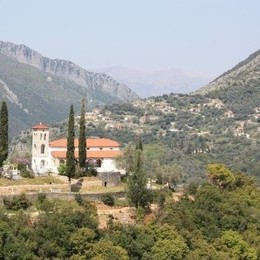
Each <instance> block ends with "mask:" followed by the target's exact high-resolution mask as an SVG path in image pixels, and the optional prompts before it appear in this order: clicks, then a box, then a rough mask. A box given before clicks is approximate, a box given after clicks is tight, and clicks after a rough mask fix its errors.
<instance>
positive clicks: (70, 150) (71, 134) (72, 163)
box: [66, 105, 75, 183]
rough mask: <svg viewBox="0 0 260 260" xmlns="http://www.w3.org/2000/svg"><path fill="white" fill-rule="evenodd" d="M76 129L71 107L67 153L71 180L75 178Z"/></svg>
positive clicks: (67, 164)
mask: <svg viewBox="0 0 260 260" xmlns="http://www.w3.org/2000/svg"><path fill="white" fill-rule="evenodd" d="M74 139H75V129H74V109H73V105H71V106H70V114H69V123H68V137H67V153H66V176H68V178H69V183H70V182H71V178H72V177H74V176H75V155H74V151H75V145H74Z"/></svg>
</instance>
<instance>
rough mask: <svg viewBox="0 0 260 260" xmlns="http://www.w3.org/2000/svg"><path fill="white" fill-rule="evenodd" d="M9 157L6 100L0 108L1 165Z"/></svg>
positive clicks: (0, 165)
mask: <svg viewBox="0 0 260 260" xmlns="http://www.w3.org/2000/svg"><path fill="white" fill-rule="evenodd" d="M7 157H8V109H7V104H6V102H5V101H3V102H2V104H1V110H0V167H2V166H3V162H4V161H5V160H6V159H7Z"/></svg>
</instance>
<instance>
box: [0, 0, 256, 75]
mask: <svg viewBox="0 0 260 260" xmlns="http://www.w3.org/2000/svg"><path fill="white" fill-rule="evenodd" d="M259 10H260V1H259V0H247V1H246V0H73V1H72V0H0V11H1V12H0V14H1V15H0V40H2V41H10V42H13V43H16V44H25V45H27V46H28V47H30V48H32V49H34V50H36V51H38V52H39V53H41V54H43V55H44V56H47V57H50V58H59V59H66V60H71V61H72V62H74V63H76V64H78V65H80V66H82V67H83V68H85V69H91V68H105V67H113V66H125V67H130V68H136V69H142V70H155V69H156V70H161V69H168V68H178V69H183V70H189V71H197V72H204V73H207V74H211V75H216V76H217V75H219V74H222V73H223V72H224V71H226V70H228V69H230V68H232V67H233V66H235V65H236V64H237V63H238V62H240V61H242V60H243V59H245V58H247V57H248V56H249V55H250V54H252V53H253V52H255V51H257V50H258V49H259V48H260V31H259V28H260V14H259V12H260V11H259Z"/></svg>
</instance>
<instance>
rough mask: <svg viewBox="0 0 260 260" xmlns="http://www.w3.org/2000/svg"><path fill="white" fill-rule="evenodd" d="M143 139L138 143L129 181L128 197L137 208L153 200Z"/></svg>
mask: <svg viewBox="0 0 260 260" xmlns="http://www.w3.org/2000/svg"><path fill="white" fill-rule="evenodd" d="M142 147H143V145H142V141H141V139H139V140H138V142H137V144H136V149H135V151H134V155H133V167H132V172H130V174H129V177H128V182H127V197H128V199H129V201H130V203H131V204H132V205H134V206H135V207H136V208H138V207H139V206H141V207H143V208H144V207H146V206H147V205H148V204H149V203H150V202H151V200H152V196H151V192H150V190H148V189H147V174H146V173H145V171H144V157H143V151H142V149H140V148H142Z"/></svg>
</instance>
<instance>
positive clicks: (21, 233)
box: [0, 164, 260, 260]
mask: <svg viewBox="0 0 260 260" xmlns="http://www.w3.org/2000/svg"><path fill="white" fill-rule="evenodd" d="M207 171H208V175H207V176H208V179H209V182H207V183H204V184H203V185H200V186H196V185H195V186H194V187H193V188H192V187H189V189H187V190H186V192H185V194H184V196H183V197H182V198H180V200H179V201H177V202H176V201H175V200H174V198H173V196H172V193H171V192H168V193H165V195H166V201H165V202H164V203H162V204H161V205H160V207H158V210H157V212H156V214H152V215H149V214H148V215H146V216H145V217H144V218H140V219H139V220H138V219H137V221H138V222H137V224H136V225H122V224H118V223H117V222H116V221H115V220H114V219H113V218H111V219H110V220H109V221H108V223H107V228H105V229H102V230H101V229H98V219H97V211H96V208H95V206H93V204H91V203H90V202H87V201H85V200H84V199H83V198H82V197H81V196H80V194H77V195H76V196H75V201H71V202H70V203H68V202H66V201H59V200H49V199H48V198H47V197H46V195H45V194H39V195H38V199H37V200H36V201H35V202H33V203H34V204H33V205H32V207H37V208H38V210H39V212H38V213H39V215H38V216H37V217H35V216H34V215H31V214H30V212H31V211H30V209H28V210H25V209H26V208H27V207H28V206H30V205H31V203H29V204H28V199H27V198H26V196H25V195H21V196H20V197H14V199H13V202H12V200H10V199H9V202H7V199H6V202H5V205H6V207H7V208H8V211H6V209H4V208H1V209H0V238H1V239H0V243H1V246H0V258H1V259H55V258H56V259H111V260H112V259H120V260H121V259H147V260H148V259H149V260H150V259H154V260H157V259H162V260H168V259H179V260H181V259H187V260H191V259H192V260H193V259H250V260H257V259H259V258H260V235H259V230H260V190H259V187H257V186H256V184H255V182H254V180H253V179H251V178H250V177H247V176H245V175H242V174H238V173H235V172H232V171H230V169H228V168H227V167H226V166H225V165H219V164H212V165H209V166H208V170H207ZM223 176H224V177H223ZM212 180H214V181H212ZM222 180H224V181H225V180H227V185H225V186H220V185H219V183H221V181H222ZM191 194H192V195H191ZM11 202H12V203H11ZM10 205H16V206H13V207H10ZM10 209H12V214H10ZM19 209H24V210H19ZM138 210H139V209H138ZM138 210H137V211H138Z"/></svg>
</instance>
